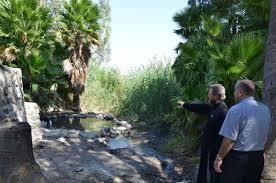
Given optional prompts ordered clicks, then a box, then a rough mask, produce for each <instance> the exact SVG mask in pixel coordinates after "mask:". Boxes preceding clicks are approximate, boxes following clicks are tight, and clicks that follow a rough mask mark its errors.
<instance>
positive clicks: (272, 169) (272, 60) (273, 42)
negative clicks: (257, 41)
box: [263, 0, 276, 183]
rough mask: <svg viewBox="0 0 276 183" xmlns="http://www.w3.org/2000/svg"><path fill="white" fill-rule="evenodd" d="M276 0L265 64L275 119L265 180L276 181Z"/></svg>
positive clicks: (266, 86) (266, 87)
mask: <svg viewBox="0 0 276 183" xmlns="http://www.w3.org/2000/svg"><path fill="white" fill-rule="evenodd" d="M275 78H276V0H272V1H271V16H270V22H269V28H268V37H267V45H266V57H265V65H264V100H265V102H266V103H267V104H268V105H269V106H270V107H271V110H272V115H273V121H272V133H271V135H270V138H269V148H268V151H267V156H266V162H267V164H266V166H265V171H264V181H263V182H268V183H273V182H275V181H276V158H275V157H276V143H275V137H276V82H275V81H276V80H275Z"/></svg>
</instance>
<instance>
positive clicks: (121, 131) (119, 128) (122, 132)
mask: <svg viewBox="0 0 276 183" xmlns="http://www.w3.org/2000/svg"><path fill="white" fill-rule="evenodd" d="M114 130H116V131H118V132H119V133H120V134H125V133H128V132H129V129H128V128H126V127H123V126H120V127H115V128H114Z"/></svg>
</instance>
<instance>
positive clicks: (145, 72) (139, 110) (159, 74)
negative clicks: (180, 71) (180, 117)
mask: <svg viewBox="0 0 276 183" xmlns="http://www.w3.org/2000/svg"><path fill="white" fill-rule="evenodd" d="M155 61H156V62H154V63H152V64H150V65H149V66H147V67H146V68H142V69H140V70H138V71H136V72H134V73H133V74H132V75H131V76H127V78H128V79H127V80H126V81H125V88H124V91H125V94H124V97H123V99H122V102H121V105H120V106H119V110H118V112H119V113H120V114H122V115H123V116H126V117H129V118H131V119H133V120H134V121H147V122H150V121H151V122H158V123H159V122H160V121H162V120H163V118H164V115H165V114H167V113H169V112H170V111H171V110H172V108H173V107H174V105H175V104H174V103H173V102H172V99H173V98H174V97H176V96H178V95H179V87H178V85H177V83H176V81H175V78H174V76H173V73H172V70H171V68H170V64H169V63H166V64H164V63H162V62H158V61H157V60H155Z"/></svg>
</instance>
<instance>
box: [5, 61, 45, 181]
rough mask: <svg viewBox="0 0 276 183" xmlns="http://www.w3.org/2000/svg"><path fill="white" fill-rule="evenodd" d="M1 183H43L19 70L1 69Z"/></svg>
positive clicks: (43, 178)
mask: <svg viewBox="0 0 276 183" xmlns="http://www.w3.org/2000/svg"><path fill="white" fill-rule="evenodd" d="M0 86H1V87H0V104H1V105H0V182H7V183H30V182H39V183H45V182H47V180H46V179H45V177H44V176H43V174H42V172H41V170H40V167H39V166H38V165H37V164H36V162H35V159H34V155H33V146H32V136H31V127H30V125H29V124H28V123H27V122H26V121H27V120H26V111H25V108H24V98H23V87H22V79H21V70H20V69H11V68H8V67H5V66H0Z"/></svg>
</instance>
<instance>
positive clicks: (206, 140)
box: [178, 84, 228, 183]
mask: <svg viewBox="0 0 276 183" xmlns="http://www.w3.org/2000/svg"><path fill="white" fill-rule="evenodd" d="M225 98H226V97H225V88H224V87H223V86H222V85H221V84H214V85H211V86H210V88H209V92H208V99H209V104H191V103H185V102H183V101H181V100H179V101H178V104H179V105H180V106H179V107H181V108H182V107H184V109H187V110H190V111H192V112H195V113H198V114H203V115H207V116H208V121H207V124H206V126H205V128H204V130H203V136H202V141H201V155H200V164H199V170H198V177H197V183H207V169H208V164H209V172H210V182H211V183H219V174H217V173H216V172H215V171H214V168H213V164H214V161H215V159H216V155H217V153H218V150H219V147H220V145H221V142H222V139H223V138H222V137H221V136H220V135H219V131H220V128H221V126H222V124H223V121H224V118H225V116H226V114H227V111H228V107H227V105H226V104H225V103H224V100H225ZM208 162H209V163H208Z"/></svg>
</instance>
